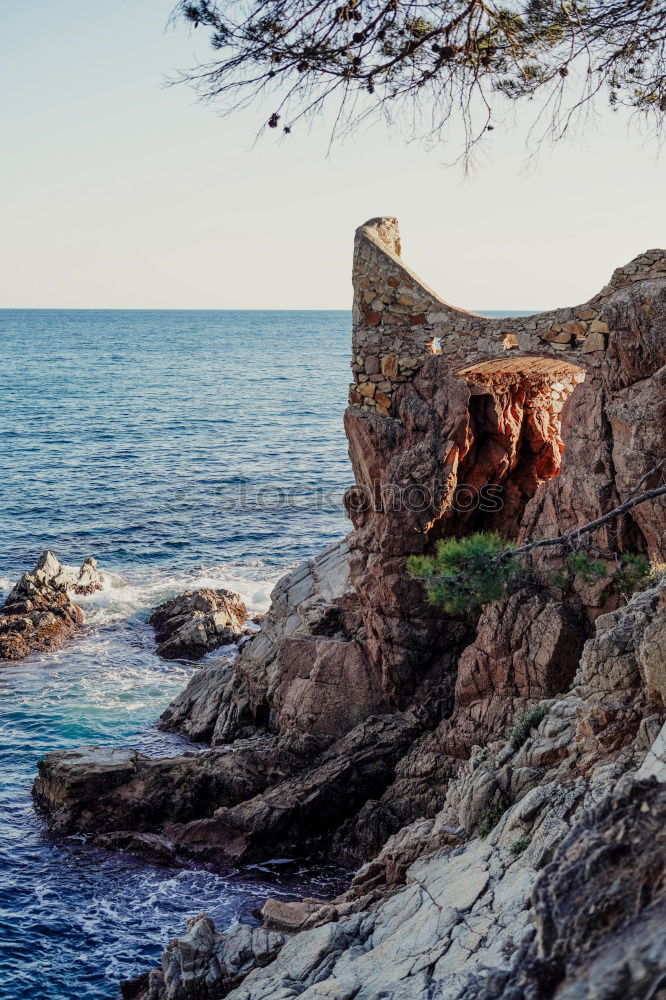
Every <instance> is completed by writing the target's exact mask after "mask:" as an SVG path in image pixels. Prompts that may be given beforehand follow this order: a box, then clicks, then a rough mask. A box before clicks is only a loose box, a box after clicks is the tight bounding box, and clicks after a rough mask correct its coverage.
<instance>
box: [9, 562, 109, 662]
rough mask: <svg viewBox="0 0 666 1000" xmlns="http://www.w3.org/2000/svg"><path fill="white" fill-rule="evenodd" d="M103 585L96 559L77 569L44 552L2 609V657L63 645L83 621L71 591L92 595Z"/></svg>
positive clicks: (18, 656) (19, 655)
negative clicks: (72, 598) (64, 564)
mask: <svg viewBox="0 0 666 1000" xmlns="http://www.w3.org/2000/svg"><path fill="white" fill-rule="evenodd" d="M103 586H104V580H103V577H102V574H101V573H100V571H99V570H98V569H97V563H96V562H95V560H94V559H86V560H85V562H84V563H83V564H82V566H81V568H80V569H79V570H78V571H77V570H73V569H70V568H69V567H65V566H63V565H62V563H61V562H60V561H59V560H58V558H57V556H55V555H54V553H53V552H51V551H50V550H48V549H47V550H45V551H44V552H42V554H41V556H40V557H39V559H38V560H37V563H36V564H35V567H34V569H33V570H31V572H29V573H24V574H23V576H22V577H21V578H20V580H19V581H18V583H17V584H16V585H15V586H14V588H13V590H12V591H11V592H10V594H9V596H8V597H7V599H6V601H5V603H4V605H3V606H2V608H0V660H20V659H22V658H23V657H24V656H27V655H28V654H29V653H32V652H44V651H48V650H53V649H58V648H60V646H62V645H63V643H64V642H65V641H66V640H67V639H68V638H69V637H70V636H71V635H72V634H73V633H74V631H75V630H76V628H77V626H79V625H80V624H81V623H82V622H83V612H82V611H81V609H80V608H79V607H77V605H76V604H74V603H73V601H72V600H71V597H70V594H72V593H73V594H90V593H92V592H93V591H95V590H101V589H102V588H103Z"/></svg>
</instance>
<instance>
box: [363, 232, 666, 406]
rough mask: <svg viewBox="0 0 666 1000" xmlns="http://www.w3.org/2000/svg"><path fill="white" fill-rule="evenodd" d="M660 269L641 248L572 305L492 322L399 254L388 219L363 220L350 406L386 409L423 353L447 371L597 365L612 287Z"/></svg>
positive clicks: (661, 256)
mask: <svg viewBox="0 0 666 1000" xmlns="http://www.w3.org/2000/svg"><path fill="white" fill-rule="evenodd" d="M664 275H666V253H665V252H664V251H663V250H648V251H646V252H645V253H644V254H641V255H640V256H639V257H636V258H635V259H634V260H632V261H631V262H630V263H629V264H627V265H625V266H624V267H621V268H618V269H617V270H616V271H614V273H613V276H612V278H611V280H610V282H609V283H608V285H606V286H604V288H602V289H601V291H600V292H598V293H597V294H596V295H594V296H593V297H592V298H591V299H590V300H589V301H588V302H585V303H583V305H580V306H573V307H569V308H563V309H554V310H551V311H549V312H543V313H538V314H537V315H534V316H519V317H508V318H507V317H505V318H501V319H492V318H489V317H485V316H479V315H477V314H476V313H472V312H466V311H464V310H462V309H456V308H455V307H453V306H450V305H449V304H448V303H446V302H444V301H443V299H441V298H440V297H439V296H438V295H436V294H435V292H433V291H432V290H431V289H430V288H428V287H427V286H426V285H425V284H424V283H423V282H422V281H421V279H420V278H419V277H418V276H417V275H416V274H414V273H413V272H412V271H410V270H409V268H408V267H406V266H405V265H404V264H403V262H402V259H401V246H400V235H399V230H398V222H397V219H394V218H390V217H385V218H377V219H370V220H369V221H368V222H366V223H365V224H364V225H362V226H360V227H359V228H358V229H357V231H356V238H355V243H354V267H353V285H354V307H353V341H352V344H353V347H352V351H353V356H352V372H353V376H354V381H353V382H352V384H351V386H350V393H349V402H350V404H351V405H352V406H356V407H361V408H366V409H372V410H374V411H375V412H377V413H378V414H380V415H381V416H385V417H387V416H391V415H393V413H392V402H393V394H394V392H395V390H396V388H397V386H398V385H400V384H401V383H404V382H408V381H410V380H411V379H412V378H414V376H415V374H416V372H417V371H418V370H419V369H420V368H421V366H422V365H423V363H424V361H425V360H426V358H427V357H429V356H430V355H431V354H440V353H441V354H443V355H445V356H447V358H448V359H449V360H450V371H451V373H452V374H454V373H457V372H458V371H459V370H460V369H461V368H462V367H465V366H466V367H470V366H476V365H478V364H480V363H482V362H487V361H489V360H490V359H493V358H497V359H499V358H504V359H507V358H510V357H512V356H513V357H517V356H520V357H521V358H522V357H524V356H528V357H538V358H543V359H548V358H550V359H551V360H552V362H554V364H553V365H552V369H551V371H552V375H553V377H555V378H560V380H561V378H562V377H565V375H566V374H567V372H568V373H569V374H570V373H571V371H572V369H571V367H570V366H571V365H574V366H576V367H577V368H579V369H583V370H585V371H589V370H590V369H592V368H596V367H598V366H599V364H600V363H601V361H602V360H603V356H604V352H605V350H606V348H607V346H608V338H609V336H612V330H611V329H610V328H609V324H608V323H607V322H606V320H605V319H604V315H603V307H604V305H605V303H606V302H607V300H608V299H609V298H610V297H611V295H612V294H613V292H614V291H616V290H617V289H619V288H623V287H626V286H628V285H631V284H633V283H634V282H638V281H646V280H649V279H651V278H657V277H664Z"/></svg>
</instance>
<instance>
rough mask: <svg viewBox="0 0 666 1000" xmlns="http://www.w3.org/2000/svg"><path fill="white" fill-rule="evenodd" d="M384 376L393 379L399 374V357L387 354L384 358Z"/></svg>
mask: <svg viewBox="0 0 666 1000" xmlns="http://www.w3.org/2000/svg"><path fill="white" fill-rule="evenodd" d="M381 367H382V374H383V375H387V376H388V378H393V377H394V376H395V375H397V374H398V355H397V354H387V355H385V356H384V357H383V358H382V366H381Z"/></svg>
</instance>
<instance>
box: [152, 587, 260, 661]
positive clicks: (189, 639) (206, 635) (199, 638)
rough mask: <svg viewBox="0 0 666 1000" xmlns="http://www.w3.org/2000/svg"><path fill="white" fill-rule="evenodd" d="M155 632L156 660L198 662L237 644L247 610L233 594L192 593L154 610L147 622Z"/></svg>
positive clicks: (204, 591)
mask: <svg viewBox="0 0 666 1000" xmlns="http://www.w3.org/2000/svg"><path fill="white" fill-rule="evenodd" d="M148 621H149V622H150V624H151V625H153V626H154V628H155V642H156V644H157V652H158V654H159V656H162V657H164V659H165V660H180V659H187V660H200V659H201V657H202V656H205V655H206V653H210V652H212V651H213V650H214V649H219V648H220V646H228V645H229V644H231V643H234V642H238V640H239V639H240V638H241V637H242V635H243V632H244V628H243V627H244V625H245V622H246V621H247V609H246V607H245V605H244V604H243V601H242V600H241V598H240V595H239V594H236V593H234V591H233V590H225V589H224V588H221V589H219V590H209V589H208V588H203V589H201V590H192V591H189V592H188V593H186V594H180V595H179V596H178V597H173V598H171V600H169V601H165V603H164V604H160V605H159V607H157V608H155V610H154V611H153V613H152V615H151V616H150V618H149V619H148Z"/></svg>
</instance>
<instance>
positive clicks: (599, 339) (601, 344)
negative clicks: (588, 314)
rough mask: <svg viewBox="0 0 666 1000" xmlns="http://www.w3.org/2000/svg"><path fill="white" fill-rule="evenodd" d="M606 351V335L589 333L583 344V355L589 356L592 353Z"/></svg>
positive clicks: (596, 332) (597, 332)
mask: <svg viewBox="0 0 666 1000" xmlns="http://www.w3.org/2000/svg"><path fill="white" fill-rule="evenodd" d="M605 350H606V335H605V334H603V333H601V332H599V331H595V332H594V333H591V334H590V335H589V337H588V338H587V340H586V341H585V343H584V344H583V354H589V353H591V352H592V351H605Z"/></svg>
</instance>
